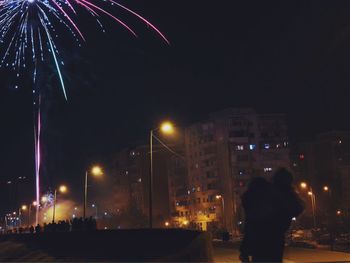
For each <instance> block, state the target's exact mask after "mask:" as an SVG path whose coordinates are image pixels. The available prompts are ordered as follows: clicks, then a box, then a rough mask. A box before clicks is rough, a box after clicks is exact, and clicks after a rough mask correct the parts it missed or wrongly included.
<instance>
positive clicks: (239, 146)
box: [236, 145, 244, 151]
mask: <svg viewBox="0 0 350 263" xmlns="http://www.w3.org/2000/svg"><path fill="white" fill-rule="evenodd" d="M236 150H237V151H243V150H244V145H236Z"/></svg>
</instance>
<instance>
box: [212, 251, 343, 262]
mask: <svg viewBox="0 0 350 263" xmlns="http://www.w3.org/2000/svg"><path fill="white" fill-rule="evenodd" d="M238 255H239V252H238V250H237V249H230V248H214V260H215V262H222V263H233V262H239V260H238ZM284 262H285V263H294V262H295V263H297V262H298V263H299V262H320V263H321V262H350V254H349V253H342V252H334V251H327V250H319V249H303V248H286V251H285V259H284Z"/></svg>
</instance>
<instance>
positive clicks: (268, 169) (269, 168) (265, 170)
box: [264, 167, 272, 173]
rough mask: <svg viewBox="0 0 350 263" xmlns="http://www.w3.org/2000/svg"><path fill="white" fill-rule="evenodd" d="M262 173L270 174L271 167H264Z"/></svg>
mask: <svg viewBox="0 0 350 263" xmlns="http://www.w3.org/2000/svg"><path fill="white" fill-rule="evenodd" d="M264 172H265V173H267V172H272V168H271V167H265V168H264Z"/></svg>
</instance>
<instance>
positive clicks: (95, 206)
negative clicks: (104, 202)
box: [91, 204, 97, 219]
mask: <svg viewBox="0 0 350 263" xmlns="http://www.w3.org/2000/svg"><path fill="white" fill-rule="evenodd" d="M91 207H92V208H95V219H97V205H95V204H92V205H91Z"/></svg>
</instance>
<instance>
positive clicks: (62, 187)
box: [52, 185, 67, 223]
mask: <svg viewBox="0 0 350 263" xmlns="http://www.w3.org/2000/svg"><path fill="white" fill-rule="evenodd" d="M58 191H59V192H60V193H66V192H67V186H65V185H61V186H60V187H59V188H58ZM56 202H57V189H55V195H54V199H53V210H52V223H55V215H56Z"/></svg>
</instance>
